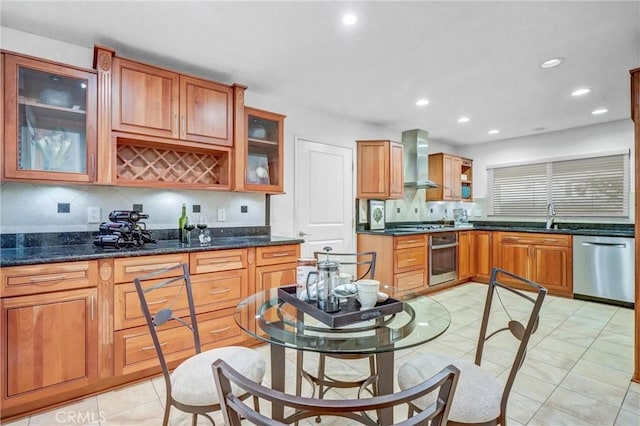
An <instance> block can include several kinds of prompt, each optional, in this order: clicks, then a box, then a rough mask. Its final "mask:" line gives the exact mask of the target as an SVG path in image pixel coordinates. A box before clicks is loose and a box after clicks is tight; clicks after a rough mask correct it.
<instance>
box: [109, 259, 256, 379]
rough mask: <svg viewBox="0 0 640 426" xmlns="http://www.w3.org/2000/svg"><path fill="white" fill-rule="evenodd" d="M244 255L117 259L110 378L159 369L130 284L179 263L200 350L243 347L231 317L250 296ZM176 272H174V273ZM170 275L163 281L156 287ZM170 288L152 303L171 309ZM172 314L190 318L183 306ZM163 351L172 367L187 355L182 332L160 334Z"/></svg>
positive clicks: (172, 330) (178, 329) (170, 329)
mask: <svg viewBox="0 0 640 426" xmlns="http://www.w3.org/2000/svg"><path fill="white" fill-rule="evenodd" d="M247 258H248V256H247V249H229V250H212V251H201V252H200V251H199V252H193V253H182V254H181V253H176V254H169V255H158V256H141V257H133V258H118V259H115V261H114V277H115V278H114V280H115V285H114V297H113V299H114V315H113V317H114V330H115V331H114V366H115V374H131V373H136V372H139V371H142V370H146V369H154V368H156V369H157V367H158V365H157V357H156V353H155V348H154V346H153V342H152V341H151V335H150V334H149V330H148V327H147V325H146V322H145V319H144V316H143V315H142V312H141V310H140V301H139V298H138V295H137V293H136V289H135V286H134V284H133V283H132V281H133V278H135V277H136V276H140V275H145V274H148V273H151V272H153V271H157V270H160V269H163V268H165V267H169V266H171V265H175V264H179V263H188V264H189V271H190V276H191V287H192V290H193V299H194V303H195V305H196V307H195V309H196V314H197V315H198V328H199V331H200V337H201V339H202V345H203V350H206V349H210V348H214V347H220V346H226V345H233V344H236V345H237V344H242V343H243V342H244V341H246V340H247V338H246V336H245V334H243V333H242V332H241V330H240V329H239V328H238V326H237V325H236V323H235V321H234V320H233V312H234V309H235V307H236V306H237V305H238V303H240V301H241V300H242V299H244V298H246V297H247V296H248V294H249V276H248V270H247ZM177 272H179V271H173V273H174V274H175V273H177ZM169 276H170V275H166V276H162V277H160V278H159V279H158V282H160V281H162V279H164V278H168V277H169ZM173 288H180V287H179V286H178V287H176V286H171V285H169V286H167V287H166V288H164V289H163V290H162V291H161V292H160V293H158V294H157V296H158V297H162V296H163V295H166V297H162V298H161V299H159V300H158V301H157V303H158V304H161V303H171V301H172V300H174V291H173ZM172 309H173V310H174V312H175V314H176V315H178V316H182V315H184V316H186V315H188V314H189V312H188V306H186V304H184V305H180V306H172ZM161 336H163V338H164V340H163V342H165V343H166V344H167V345H169V346H172V347H173V349H172V352H171V353H172V355H171V356H170V360H171V361H172V362H179V361H180V360H182V359H184V358H186V357H187V356H189V355H191V354H192V353H191V351H187V350H185V349H184V346H183V343H182V342H183V340H182V339H183V338H184V329H183V328H182V327H168V328H166V329H163V330H162V331H161Z"/></svg>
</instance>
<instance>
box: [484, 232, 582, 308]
mask: <svg viewBox="0 0 640 426" xmlns="http://www.w3.org/2000/svg"><path fill="white" fill-rule="evenodd" d="M497 244H498V247H497V250H496V253H497V256H498V258H497V259H496V264H497V265H496V266H498V267H499V268H502V269H504V270H506V271H509V272H512V273H514V274H516V275H519V276H521V277H524V278H527V279H529V280H531V281H534V282H537V283H538V284H540V285H542V286H544V287H546V288H547V289H548V290H549V293H550V294H555V295H558V296H567V297H571V296H573V250H572V240H571V236H570V235H557V234H533V233H517V232H498V233H497Z"/></svg>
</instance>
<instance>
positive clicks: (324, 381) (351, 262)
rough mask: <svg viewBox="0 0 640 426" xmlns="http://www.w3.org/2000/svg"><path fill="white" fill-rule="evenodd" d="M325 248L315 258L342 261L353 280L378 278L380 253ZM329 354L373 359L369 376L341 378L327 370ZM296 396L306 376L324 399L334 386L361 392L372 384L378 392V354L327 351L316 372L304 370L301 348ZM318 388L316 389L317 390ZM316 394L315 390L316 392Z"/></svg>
mask: <svg viewBox="0 0 640 426" xmlns="http://www.w3.org/2000/svg"><path fill="white" fill-rule="evenodd" d="M324 250H325V251H316V252H314V253H313V255H314V257H315V258H316V259H317V260H318V262H321V261H323V260H327V259H328V260H332V261H336V262H338V263H340V273H341V274H344V273H347V274H349V275H351V279H352V280H353V281H358V280H362V279H365V278H368V279H374V278H375V273H376V255H377V254H376V252H375V251H367V252H356V253H332V252H331V247H325V248H324ZM327 357H329V358H336V359H341V360H349V359H351V360H354V359H363V358H367V359H368V361H369V375H368V376H367V377H364V378H362V379H359V380H341V379H339V378H337V377H335V375H329V374H327V373H326V366H327ZM296 366H297V367H296V370H297V374H296V395H301V392H302V379H305V380H307V381H308V382H309V383H310V384H312V385H313V386H314V387H315V386H318V397H319V398H323V397H324V395H325V393H326V392H327V391H328V390H329V389H332V388H359V394H360V393H361V392H362V390H364V389H366V388H367V386H369V385H371V389H370V391H369V392H370V393H371V394H372V395H376V394H377V392H378V391H377V379H378V376H377V373H376V363H375V357H374V355H337V354H336V355H334V354H324V353H321V354H319V355H318V366H317V369H316V373H312V372H310V371H308V370H305V369H304V352H303V351H298V354H297V364H296ZM314 390H315V389H314ZM313 395H315V392H314V394H313Z"/></svg>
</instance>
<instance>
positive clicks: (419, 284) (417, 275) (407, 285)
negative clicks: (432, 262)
mask: <svg viewBox="0 0 640 426" xmlns="http://www.w3.org/2000/svg"><path fill="white" fill-rule="evenodd" d="M393 285H394V287H395V288H397V289H400V290H411V289H420V288H427V270H426V269H425V268H422V269H417V270H415V271H410V272H404V273H401V274H396V275H394V284H393Z"/></svg>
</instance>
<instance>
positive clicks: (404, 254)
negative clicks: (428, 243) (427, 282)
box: [393, 247, 426, 273]
mask: <svg viewBox="0 0 640 426" xmlns="http://www.w3.org/2000/svg"><path fill="white" fill-rule="evenodd" d="M393 261H394V265H393V266H394V271H395V272H396V273H397V272H405V271H408V270H412V269H416V268H424V267H425V264H426V249H425V248H424V247H419V248H410V249H402V250H395V251H394V255H393Z"/></svg>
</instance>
